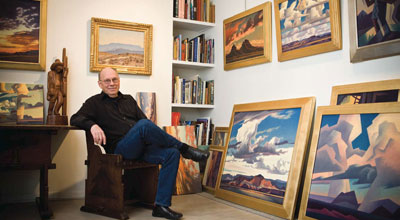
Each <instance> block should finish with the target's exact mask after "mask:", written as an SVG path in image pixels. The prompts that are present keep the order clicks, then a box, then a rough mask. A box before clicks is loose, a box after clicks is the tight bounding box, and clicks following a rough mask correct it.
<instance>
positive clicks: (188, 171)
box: [164, 126, 201, 195]
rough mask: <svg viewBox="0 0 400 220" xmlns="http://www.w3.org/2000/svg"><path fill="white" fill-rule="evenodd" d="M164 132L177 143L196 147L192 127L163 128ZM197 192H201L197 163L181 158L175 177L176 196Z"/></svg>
mask: <svg viewBox="0 0 400 220" xmlns="http://www.w3.org/2000/svg"><path fill="white" fill-rule="evenodd" d="M164 130H165V131H166V132H167V133H168V134H170V135H171V136H173V137H175V138H176V139H178V140H179V141H181V142H184V143H186V144H188V145H190V146H192V147H196V145H195V143H196V137H195V132H194V126H165V127H164ZM196 148H197V147H196ZM199 192H201V177H200V167H199V163H198V162H194V161H193V160H189V159H185V158H182V157H181V159H180V161H179V169H178V175H177V176H176V190H175V193H176V195H183V194H189V193H199Z"/></svg>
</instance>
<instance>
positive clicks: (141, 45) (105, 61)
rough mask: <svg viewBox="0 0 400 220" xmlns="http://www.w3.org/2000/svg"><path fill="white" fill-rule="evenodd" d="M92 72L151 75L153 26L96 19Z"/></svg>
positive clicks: (91, 60) (92, 47) (94, 22)
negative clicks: (109, 71) (106, 71)
mask: <svg viewBox="0 0 400 220" xmlns="http://www.w3.org/2000/svg"><path fill="white" fill-rule="evenodd" d="M91 22H92V29H91V36H90V71H100V70H101V69H103V68H104V67H113V68H115V69H116V70H117V71H118V72H119V73H127V74H139V75H151V71H152V51H151V50H152V39H153V25H151V24H139V23H132V22H126V21H116V20H110V19H103V18H92V20H91Z"/></svg>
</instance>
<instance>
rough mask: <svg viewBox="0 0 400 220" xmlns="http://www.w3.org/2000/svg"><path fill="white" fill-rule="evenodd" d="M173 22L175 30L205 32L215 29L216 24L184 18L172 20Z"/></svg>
mask: <svg viewBox="0 0 400 220" xmlns="http://www.w3.org/2000/svg"><path fill="white" fill-rule="evenodd" d="M172 22H173V23H174V29H186V30H191V31H203V30H206V29H209V28H213V27H215V23H209V22H203V21H196V20H189V19H182V18H172Z"/></svg>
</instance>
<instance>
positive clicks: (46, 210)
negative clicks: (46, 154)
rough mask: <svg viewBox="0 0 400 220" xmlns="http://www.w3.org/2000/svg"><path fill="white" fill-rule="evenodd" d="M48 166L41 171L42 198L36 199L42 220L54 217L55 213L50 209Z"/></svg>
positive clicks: (44, 166)
mask: <svg viewBox="0 0 400 220" xmlns="http://www.w3.org/2000/svg"><path fill="white" fill-rule="evenodd" d="M48 171H49V167H48V165H47V164H45V165H43V166H42V168H41V169H40V197H38V198H36V204H37V206H38V209H39V213H40V216H41V217H42V218H50V217H52V216H53V211H52V210H51V209H50V207H49V185H48Z"/></svg>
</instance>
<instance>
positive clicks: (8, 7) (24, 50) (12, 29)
mask: <svg viewBox="0 0 400 220" xmlns="http://www.w3.org/2000/svg"><path fill="white" fill-rule="evenodd" d="M1 6H2V7H0V14H1V15H0V17H1V19H0V20H2V25H1V27H0V39H3V40H4V41H3V42H2V43H1V45H0V68H5V69H24V70H44V69H46V28H47V0H36V1H23V0H13V1H6V0H3V1H2V4H1Z"/></svg>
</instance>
